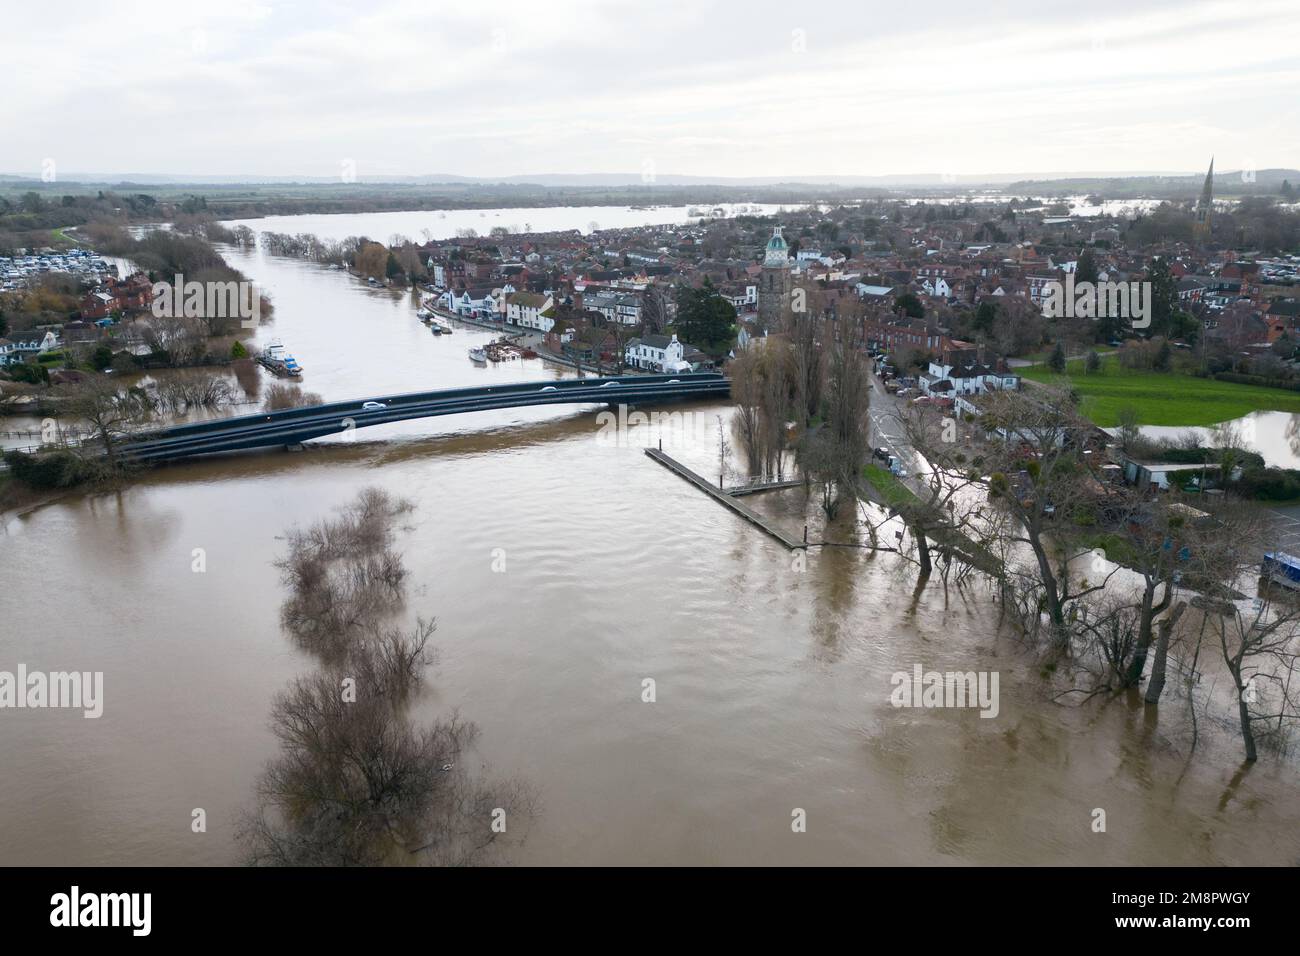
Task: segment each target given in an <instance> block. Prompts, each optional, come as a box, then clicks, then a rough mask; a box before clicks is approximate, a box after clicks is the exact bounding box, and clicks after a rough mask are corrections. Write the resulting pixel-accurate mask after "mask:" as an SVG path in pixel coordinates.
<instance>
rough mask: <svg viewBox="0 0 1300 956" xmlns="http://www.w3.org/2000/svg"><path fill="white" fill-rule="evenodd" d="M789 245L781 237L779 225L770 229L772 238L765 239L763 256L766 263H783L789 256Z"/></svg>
mask: <svg viewBox="0 0 1300 956" xmlns="http://www.w3.org/2000/svg"><path fill="white" fill-rule="evenodd" d="M789 250H790V247H789V246H788V245H786V242H785V239H783V238H782V237H781V227H780V226H777V227H776V228H775V229H773V230H772V238H771V239H769V240H767V252H766V254H765V255H764V256H763V262H764V263H765V264H766V265H785V264H786V261H787V259H788V258H789Z"/></svg>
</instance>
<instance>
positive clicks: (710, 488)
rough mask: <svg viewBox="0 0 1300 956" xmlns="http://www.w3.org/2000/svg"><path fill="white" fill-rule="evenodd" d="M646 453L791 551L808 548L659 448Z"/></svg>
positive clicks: (805, 544) (648, 449) (650, 449)
mask: <svg viewBox="0 0 1300 956" xmlns="http://www.w3.org/2000/svg"><path fill="white" fill-rule="evenodd" d="M645 453H646V454H647V455H649V456H650V457H651V458H653V459H654V460H655V461H657V462H659V464H661V465H663V466H664V467H665V468H667V469H668V470H669V471H672V472H675V473H676V474H677V475H678V476H680V477H682V478H685V479H686V480H687V481H689V482H690V483H691V484H693V485H695V486H696V487H697V488H699V489H700V490H701V491H703V492H704V493H705V494H707V495H709V496H710V497H711V498H713V499H714V500H715V501H717V502H720V503H721V504H722V505H723V506H724V507H727V508H730V509H731V510H732V511H734V512H735V513H736V514H738V515H740V517H742V518H744V519H745V520H746V521H748V522H749V523H750V524H752V525H754V526H755V527H757V528H759V529H760V530H762V531H765V532H766V533H767V534H769V535H771V536H772V537H773V538H776V540H777V541H780V542H781V543H782V544H783V545H785V546H786V547H787V548H789V549H790V550H792V551H793V550H796V549H798V548H807V547H808V545H807V543H806V542H803V541H796V540H795V539H794V538H791V537H790V536H789V535H787V534H786V533H785V532H784V531H782V530H781V529H780V528H778V527H776V525H774V524H772V523H771V522H770V521H768V519H767V518H764V517H763V516H762V515H761V514H759V513H758V512H757V511H754V510H753V509H752V508H749V507H746V506H745V505H742V504H741V503H740V502H739V501H737V500H736V499H735V497H734V496H733V495H731V494H729V493H728V492H727V491H725V490H723V489H721V488H718V487H716V486H715V485H714V484H713V483H712V482H711V481H709V480H708V479H707V478H705V477H703V476H702V475H698V474H696V473H695V472H693V471H691V470H690V469H689V468H687V467H686V466H685V465H683V464H682V463H681V462H680V461H678V460H677V459H675V458H672V457H670V456H668V455H665V454H664V453H663V452H662V451H660V450H659V449H658V448H647V449H646V450H645ZM795 484H801V482H795Z"/></svg>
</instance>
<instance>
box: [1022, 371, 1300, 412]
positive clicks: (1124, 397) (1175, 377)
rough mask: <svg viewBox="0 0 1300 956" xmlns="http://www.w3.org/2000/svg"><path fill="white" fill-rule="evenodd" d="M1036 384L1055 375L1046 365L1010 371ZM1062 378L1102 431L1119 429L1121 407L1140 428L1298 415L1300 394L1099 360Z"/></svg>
mask: <svg viewBox="0 0 1300 956" xmlns="http://www.w3.org/2000/svg"><path fill="white" fill-rule="evenodd" d="M1016 371H1017V372H1018V373H1019V374H1021V375H1023V376H1024V377H1025V378H1027V379H1032V380H1033V381H1036V382H1054V381H1058V380H1060V378H1061V376H1058V375H1056V374H1054V373H1053V372H1052V371H1051V369H1049V368H1048V367H1047V366H1046V365H1034V366H1031V367H1028V368H1022V369H1017V370H1016ZM1065 377H1066V378H1067V379H1068V380H1069V383H1070V385H1071V386H1073V387H1074V390H1075V391H1076V392H1078V393H1079V397H1080V398H1081V399H1082V401H1083V413H1084V414H1085V415H1087V416H1088V417H1089V418H1090V419H1092V420H1093V421H1094V422H1096V423H1097V424H1098V425H1100V426H1101V427H1103V428H1110V427H1112V426H1114V425H1118V424H1119V412H1120V409H1122V408H1123V407H1124V406H1126V405H1131V406H1133V408H1135V409H1137V415H1138V423H1139V424H1142V425H1187V426H1191V425H1214V424H1216V423H1218V422H1226V421H1230V420H1231V419H1234V418H1241V417H1242V416H1243V415H1249V414H1250V413H1251V412H1256V411H1281V412H1300V392H1289V391H1287V390H1286V389H1281V388H1264V387H1263V386H1259V385H1238V384H1236V383H1234V382H1216V381H1214V380H1213V379H1208V378H1196V377H1195V376H1193V375H1184V374H1179V373H1171V372H1139V371H1134V370H1132V369H1126V368H1123V367H1121V366H1120V365H1119V364H1118V363H1117V362H1115V361H1113V360H1111V361H1104V362H1103V363H1102V367H1101V370H1100V371H1098V372H1094V373H1093V374H1091V375H1085V374H1084V371H1083V362H1082V361H1076V362H1070V363H1069V364H1068V365H1066V375H1065Z"/></svg>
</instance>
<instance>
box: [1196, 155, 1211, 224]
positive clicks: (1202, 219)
mask: <svg viewBox="0 0 1300 956" xmlns="http://www.w3.org/2000/svg"><path fill="white" fill-rule="evenodd" d="M1213 211H1214V157H1213V156H1211V157H1210V171H1209V172H1207V173H1206V174H1205V185H1204V186H1202V187H1201V198H1200V200H1199V201H1198V202H1197V203H1196V224H1197V225H1198V226H1200V227H1202V228H1203V229H1204V231H1205V232H1206V233H1209V231H1210V213H1212V212H1213Z"/></svg>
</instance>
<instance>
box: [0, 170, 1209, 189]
mask: <svg viewBox="0 0 1300 956" xmlns="http://www.w3.org/2000/svg"><path fill="white" fill-rule="evenodd" d="M1130 175H1131V176H1135V177H1148V178H1150V177H1159V176H1161V175H1164V174H1153V173H1132V174H1128V173H1088V172H1063V173H1046V172H1045V173H980V174H975V175H963V176H956V177H953V176H950V175H945V174H943V173H928V172H927V173H921V172H917V173H893V174H888V175H882V176H691V175H679V174H662V175H657V176H655V177H654V179H653V181H652V182H647V181H646V180H645V178H643V176H642V174H640V173H537V174H531V175H514V176H460V175H456V174H453V173H428V174H424V175H419V176H366V175H358V176H357V182H359V183H366V184H368V185H384V184H391V185H425V186H433V185H461V186H471V185H482V186H543V187H606V188H610V187H614V188H617V187H622V186H628V187H636V188H651V189H652V188H654V187H655V186H778V187H789V186H823V187H824V186H832V187H834V186H838V187H842V188H843V187H847V188H853V187H867V188H877V189H880V188H896V187H900V186H920V187H925V188H927V189H946V190H969V189H972V188H975V187H980V186H986V187H997V186H1006V185H1010V184H1019V183H1023V182H1039V181H1041V182H1052V183H1059V182H1091V181H1100V180H1101V179H1102V178H1103V177H1105V178H1117V177H1125V176H1130ZM1168 175H1171V176H1174V177H1186V176H1191V175H1193V174H1190V173H1173V174H1168ZM59 179H60V181H62V182H75V183H81V184H87V185H89V184H93V185H108V186H118V185H136V186H182V185H193V186H230V185H327V184H337V183H338V182H339V177H338V176H257V175H252V174H238V175H198V176H189V175H173V174H169V173H93V172H67V173H63V174H61V175H60V177H59ZM0 182H6V183H12V184H21V183H23V182H31V183H32V184H33V185H40V184H41V183H40V180H39V179H38V178H36V177H28V176H9V175H0Z"/></svg>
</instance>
